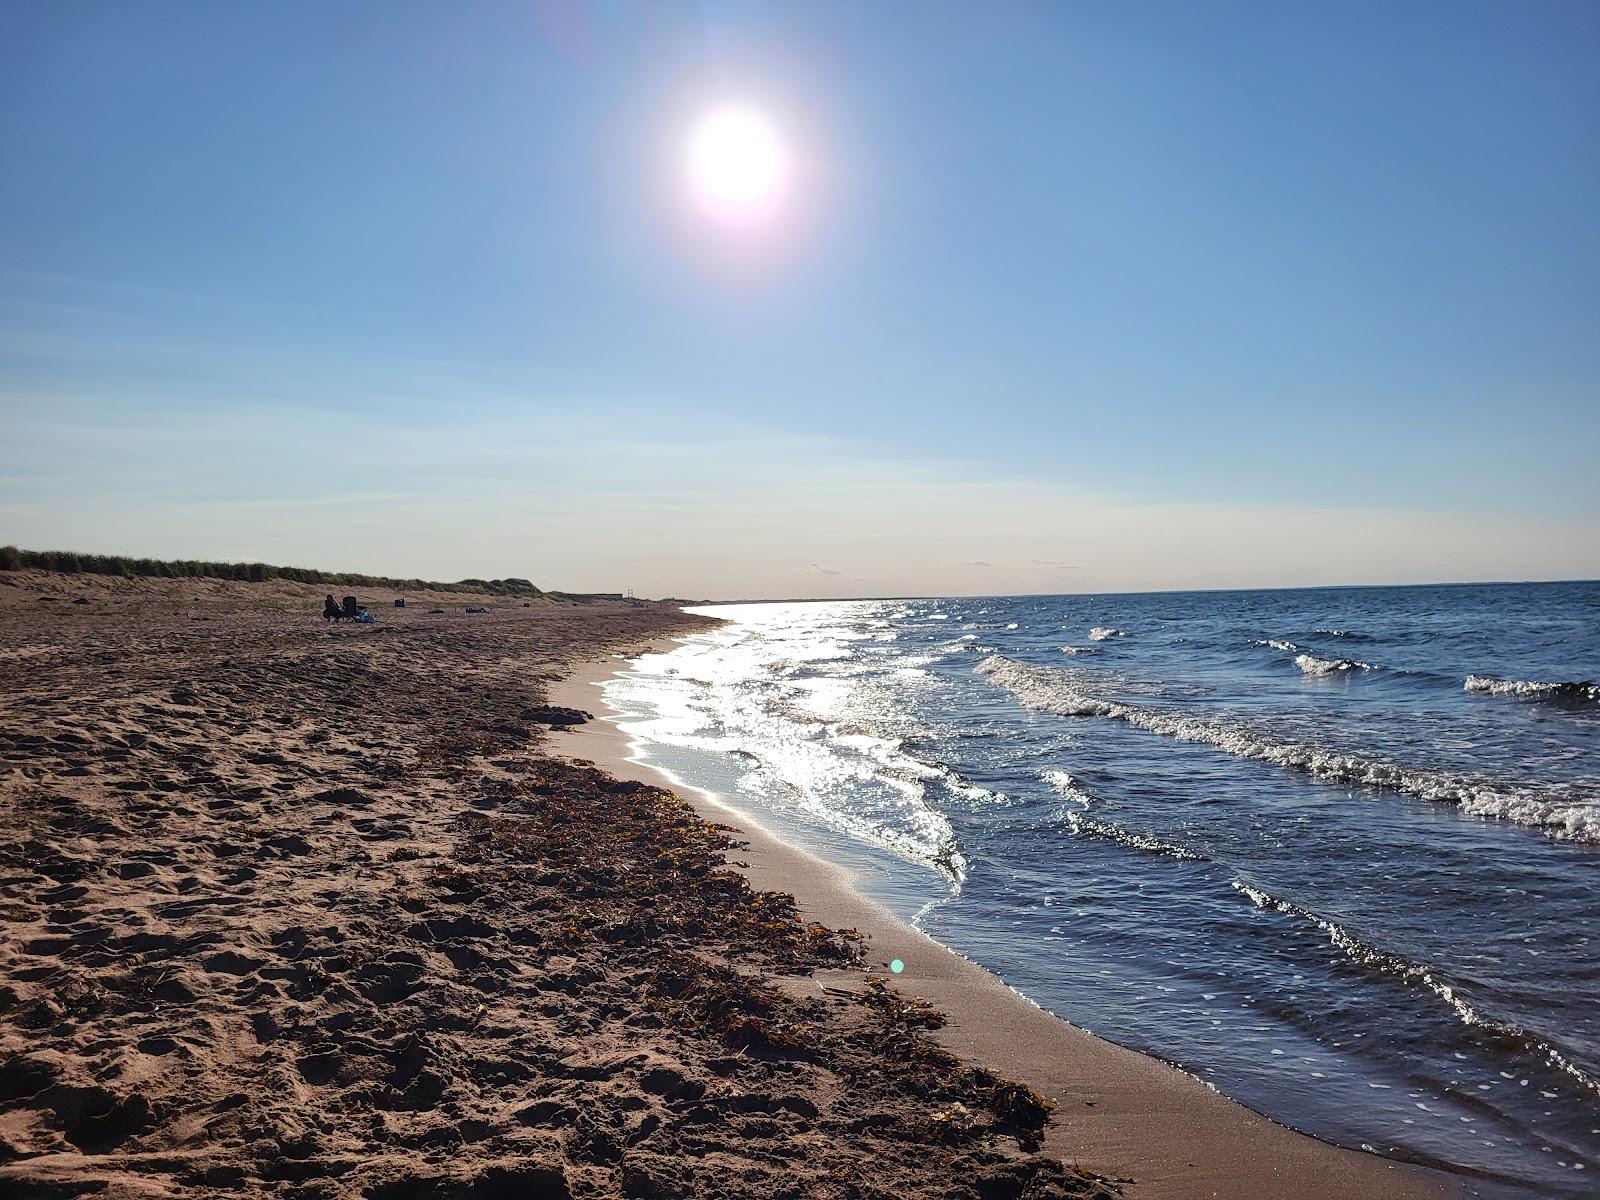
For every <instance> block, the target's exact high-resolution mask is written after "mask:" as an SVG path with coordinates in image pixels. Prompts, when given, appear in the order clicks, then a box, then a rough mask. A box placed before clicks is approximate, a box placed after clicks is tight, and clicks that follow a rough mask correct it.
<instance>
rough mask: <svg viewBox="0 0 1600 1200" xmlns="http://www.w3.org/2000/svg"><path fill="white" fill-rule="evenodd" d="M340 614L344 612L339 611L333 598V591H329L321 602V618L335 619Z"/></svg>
mask: <svg viewBox="0 0 1600 1200" xmlns="http://www.w3.org/2000/svg"><path fill="white" fill-rule="evenodd" d="M342 616H344V614H343V613H342V612H340V611H339V605H338V602H337V601H335V600H334V598H333V593H332V592H329V593H328V595H327V598H326V599H324V600H323V602H322V619H323V620H324V621H337V620H338V619H339V618H340V617H342Z"/></svg>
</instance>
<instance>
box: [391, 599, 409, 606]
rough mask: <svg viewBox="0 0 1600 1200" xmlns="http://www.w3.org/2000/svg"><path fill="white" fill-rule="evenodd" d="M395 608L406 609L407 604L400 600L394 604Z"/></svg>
mask: <svg viewBox="0 0 1600 1200" xmlns="http://www.w3.org/2000/svg"><path fill="white" fill-rule="evenodd" d="M394 606H395V607H396V608H404V607H405V606H406V602H405V601H404V600H399V599H397V600H395V602H394Z"/></svg>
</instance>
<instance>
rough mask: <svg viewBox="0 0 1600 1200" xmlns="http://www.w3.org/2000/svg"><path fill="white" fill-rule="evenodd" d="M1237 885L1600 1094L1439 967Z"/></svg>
mask: <svg viewBox="0 0 1600 1200" xmlns="http://www.w3.org/2000/svg"><path fill="white" fill-rule="evenodd" d="M1232 884H1233V888H1234V890H1235V891H1237V892H1239V893H1240V894H1242V895H1244V896H1248V897H1249V898H1250V901H1251V902H1252V903H1253V904H1254V905H1255V906H1256V907H1257V908H1259V909H1262V910H1263V911H1265V912H1276V913H1282V914H1284V915H1285V916H1290V917H1295V918H1297V919H1298V920H1301V921H1305V922H1309V923H1310V924H1312V925H1315V926H1316V927H1317V928H1319V929H1321V930H1322V931H1323V932H1324V933H1326V934H1327V935H1328V940H1329V941H1330V942H1332V943H1333V945H1334V947H1335V948H1336V949H1337V950H1338V951H1339V952H1340V953H1341V954H1343V955H1344V956H1345V957H1346V958H1347V959H1349V960H1350V961H1351V962H1353V963H1356V964H1357V965H1359V966H1362V967H1366V968H1367V969H1369V970H1372V971H1378V972H1381V973H1383V974H1385V975H1390V976H1393V977H1394V978H1397V979H1400V980H1402V981H1403V982H1405V983H1408V984H1411V985H1412V986H1414V987H1423V988H1426V989H1427V990H1428V991H1431V992H1433V993H1434V995H1436V996H1438V997H1439V998H1440V999H1442V1000H1443V1001H1444V1002H1445V1003H1446V1004H1448V1005H1449V1006H1450V1007H1451V1008H1452V1009H1454V1010H1455V1013H1456V1016H1457V1017H1458V1018H1459V1019H1460V1020H1461V1022H1462V1024H1464V1025H1470V1026H1473V1027H1475V1028H1477V1029H1480V1030H1482V1031H1483V1032H1485V1033H1487V1034H1489V1035H1490V1036H1491V1037H1493V1038H1495V1039H1496V1040H1499V1041H1503V1042H1507V1043H1510V1044H1511V1045H1512V1046H1513V1047H1515V1048H1516V1049H1519V1050H1524V1051H1531V1052H1532V1053H1534V1054H1536V1055H1538V1056H1539V1057H1540V1058H1543V1059H1544V1060H1545V1061H1546V1062H1548V1063H1549V1064H1550V1065H1551V1066H1553V1067H1556V1068H1557V1069H1559V1070H1562V1071H1565V1072H1566V1073H1567V1074H1568V1075H1571V1076H1572V1077H1573V1078H1574V1079H1576V1080H1577V1081H1578V1082H1579V1083H1581V1084H1582V1085H1583V1086H1584V1087H1585V1088H1587V1089H1589V1090H1590V1091H1593V1092H1600V1081H1597V1080H1595V1079H1593V1078H1591V1077H1590V1076H1589V1075H1588V1074H1587V1073H1586V1072H1585V1071H1584V1070H1583V1069H1582V1068H1581V1067H1579V1066H1578V1065H1577V1064H1576V1063H1574V1062H1573V1061H1572V1060H1571V1059H1569V1058H1568V1057H1567V1056H1566V1055H1564V1054H1562V1053H1561V1051H1559V1050H1557V1049H1556V1048H1555V1047H1554V1046H1552V1045H1550V1044H1549V1043H1548V1042H1546V1041H1544V1040H1542V1039H1541V1038H1538V1037H1535V1036H1534V1035H1533V1034H1531V1033H1529V1032H1527V1030H1525V1029H1520V1028H1518V1027H1517V1026H1515V1025H1512V1024H1510V1023H1508V1022H1506V1021H1501V1020H1497V1019H1496V1018H1494V1017H1489V1016H1485V1015H1484V1014H1483V1013H1481V1012H1479V1011H1478V1010H1477V1009H1476V1008H1474V1007H1473V1006H1472V1005H1471V1004H1469V1003H1467V1001H1466V1000H1464V999H1462V997H1461V993H1460V992H1459V991H1457V985H1455V984H1453V983H1452V982H1451V981H1450V980H1449V979H1448V978H1446V977H1445V976H1444V974H1443V973H1442V972H1441V971H1440V970H1439V968H1437V967H1433V966H1428V965H1426V964H1423V963H1415V962H1412V961H1411V960H1410V959H1408V958H1404V957H1402V956H1401V955H1398V954H1393V953H1390V952H1389V951H1387V950H1381V949H1379V948H1378V947H1376V946H1374V945H1372V944H1371V943H1369V942H1366V941H1363V940H1362V939H1361V938H1359V937H1357V936H1356V935H1355V934H1353V933H1351V932H1350V931H1349V930H1348V929H1346V928H1345V927H1344V926H1343V925H1340V924H1339V923H1338V922H1337V921H1332V920H1329V919H1328V918H1327V917H1324V916H1322V915H1321V914H1319V913H1317V912H1314V911H1313V910H1311V909H1309V908H1307V907H1305V906H1304V905H1301V904H1296V903H1295V902H1294V901H1292V900H1281V899H1279V898H1278V897H1277V896H1274V895H1272V894H1271V893H1269V892H1265V891H1263V890H1262V889H1261V888H1258V887H1256V886H1254V885H1253V884H1249V883H1246V882H1245V881H1244V880H1242V879H1235V880H1232Z"/></svg>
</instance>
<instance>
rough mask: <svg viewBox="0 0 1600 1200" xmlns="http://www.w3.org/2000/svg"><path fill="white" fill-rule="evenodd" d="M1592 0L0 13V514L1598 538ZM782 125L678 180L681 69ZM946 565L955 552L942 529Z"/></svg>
mask: <svg viewBox="0 0 1600 1200" xmlns="http://www.w3.org/2000/svg"><path fill="white" fill-rule="evenodd" d="M1596 61H1600V8H1597V7H1596V6H1595V5H1593V4H1589V3H1551V2H1542V3H1533V4H1511V3H1495V4H1473V3H1448V4H1444V3H1441V4H1430V3H1413V4H1405V5H1393V4H1370V5H1366V4H1350V5H1339V6H1327V5H1313V4H1286V3H1258V4H1223V3H1200V2H1188V3H1180V4H1158V3H1138V4H1081V3H1080V4H1069V3H1060V4H1016V5H995V4H981V5H980V4H975V3H973V4H949V3H933V4H918V5H915V6H912V5H909V4H851V5H845V4H804V5H801V4H794V5H776V4H764V3H737V4H679V5H657V4H652V5H631V4H623V3H615V2H613V3H596V4H592V5H577V4H565V3H563V4H474V5H453V4H422V3H411V4H396V3H385V4H370V5H363V4H358V3H349V4H340V5H333V6H328V5H316V4H271V5H269V4H264V3H263V4H233V5H218V4H198V3H197V4H155V3H141V4H137V5H129V4H96V3H81V4H73V5H60V4H49V3H17V2H15V0H11V2H8V3H5V4H3V5H0V168H3V169H0V389H3V390H0V419H3V420H4V423H5V425H6V426H7V428H8V430H9V433H8V436H7V438H6V441H7V442H8V444H9V449H8V453H7V455H6V457H7V459H8V467H7V470H6V472H5V473H4V475H3V476H0V540H12V541H16V542H18V543H20V544H23V545H32V546H42V545H63V546H70V547H74V548H78V549H85V550H98V551H109V552H131V553H141V554H155V555H163V556H174V557H176V556H183V557H191V556H194V557H223V558H254V557H262V558H267V559H269V560H271V561H289V562H296V563H303V564H307V565H319V566H327V567H333V568H347V569H362V570H372V571H382V572H392V573H396V574H407V575H410V574H422V575H429V576H442V577H456V576H461V575H468V574H472V575H501V574H515V575H526V576H529V577H532V578H534V579H536V580H539V581H541V582H544V583H547V584H549V585H552V586H564V587H573V588H579V587H584V588H606V589H609V588H613V587H635V588H637V589H638V590H639V591H641V592H655V593H664V592H671V593H674V594H681V595H745V596H757V595H774V596H780V595H796V594H817V595H836V594H859V593H864V592H865V593H870V592H874V591H893V592H952V591H961V592H999V591H1011V590H1045V591H1054V590H1097V589H1105V588H1120V587H1129V588H1133V587H1167V586H1170V587H1187V586H1240V585H1279V584H1284V585H1292V584H1302V583H1335V582H1380V581H1396V582H1406V581H1419V580H1425V579H1464V578H1508V577H1510V578H1524V577H1573V576H1594V575H1597V574H1600V534H1597V533H1596V532H1595V531H1596V530H1597V529H1600V482H1597V473H1596V471H1595V461H1596V458H1597V451H1600V73H1597V72H1596V71H1595V70H1594V63H1595V62H1596ZM724 99H734V100H738V101H741V102H743V103H747V104H753V105H757V106H759V107H760V108H762V109H763V110H764V111H766V112H767V113H769V114H770V115H771V117H772V120H773V122H774V123H775V124H776V125H777V126H778V127H779V128H780V129H781V130H782V131H783V133H784V135H785V137H786V138H787V139H788V140H789V141H790V143H791V145H792V146H793V149H794V153H795V155H796V157H797V159H798V161H799V162H800V164H801V167H802V170H801V171H800V174H799V177H798V182H797V185H796V188H795V192H794V194H793V196H792V197H791V204H790V206H789V209H788V211H786V212H785V213H784V214H783V215H782V216H781V217H780V219H779V221H777V222H775V223H774V225H773V227H772V228H770V229H768V230H765V231H763V232H762V233H761V234H760V235H759V236H756V237H754V238H751V237H749V236H746V235H742V234H741V235H739V236H737V237H735V236H732V235H730V234H729V232H728V231H726V230H721V229H717V228H714V227H711V226H708V224H707V223H706V222H704V221H703V220H698V219H697V218H696V216H695V215H694V214H693V213H691V212H689V211H688V210H687V208H686V205H685V201H684V196H683V188H682V186H681V181H680V179H679V168H678V156H679V154H680V152H681V148H682V146H683V143H684V140H685V138H686V136H687V132H688V130H689V128H690V127H691V126H692V124H693V122H694V120H695V118H696V116H697V114H698V113H700V112H701V111H703V110H704V109H705V108H706V107H707V106H708V105H711V104H713V103H716V102H718V101H721V100H724ZM979 563H982V564H986V565H982V566H979V565H974V564H979Z"/></svg>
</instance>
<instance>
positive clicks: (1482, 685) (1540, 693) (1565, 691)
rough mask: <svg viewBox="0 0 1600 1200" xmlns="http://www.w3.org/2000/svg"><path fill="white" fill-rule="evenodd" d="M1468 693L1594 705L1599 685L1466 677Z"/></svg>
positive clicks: (1575, 682)
mask: <svg viewBox="0 0 1600 1200" xmlns="http://www.w3.org/2000/svg"><path fill="white" fill-rule="evenodd" d="M1463 690H1465V691H1468V692H1482V693H1484V694H1485V695H1488V696H1517V697H1520V698H1522V699H1525V700H1562V701H1566V702H1568V703H1571V702H1574V701H1577V702H1584V701H1587V702H1589V703H1594V702H1595V701H1600V684H1594V683H1590V682H1589V681H1588V680H1587V679H1582V680H1577V681H1573V682H1567V683H1534V682H1530V681H1527V680H1522V679H1497V678H1495V677H1494V676H1493V675H1468V676H1467V682H1466V686H1465V688H1464V689H1463Z"/></svg>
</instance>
